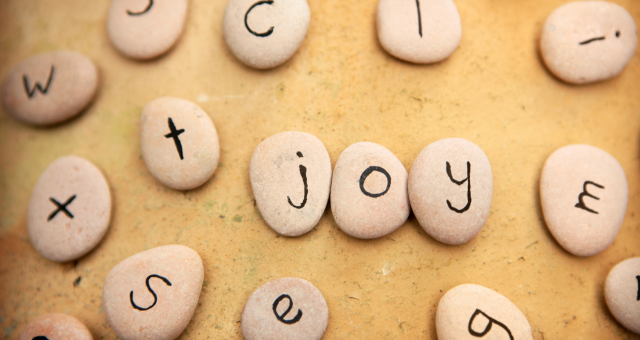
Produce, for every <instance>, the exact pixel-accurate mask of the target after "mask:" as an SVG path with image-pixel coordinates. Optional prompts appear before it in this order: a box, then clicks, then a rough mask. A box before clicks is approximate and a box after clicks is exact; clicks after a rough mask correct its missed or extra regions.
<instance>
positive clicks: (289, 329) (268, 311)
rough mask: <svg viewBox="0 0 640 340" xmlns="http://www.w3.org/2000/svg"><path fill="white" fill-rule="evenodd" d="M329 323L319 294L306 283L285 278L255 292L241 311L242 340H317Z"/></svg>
mask: <svg viewBox="0 0 640 340" xmlns="http://www.w3.org/2000/svg"><path fill="white" fill-rule="evenodd" d="M328 321H329V308H328V307H327V303H326V301H325V300H324V297H323V296H322V293H320V291H319V290H318V289H317V288H316V287H314V286H313V285H312V284H311V283H309V282H308V281H305V280H303V279H299V278H295V277H285V278H281V279H277V280H273V281H269V282H267V283H265V284H264V285H262V286H261V287H260V288H258V289H256V291H255V292H253V294H251V296H249V299H248V300H247V303H246V304H245V305H244V309H243V310H242V320H241V322H242V335H243V336H244V338H245V339H246V340H294V339H305V340H307V339H308V340H319V339H322V335H323V334H324V331H325V330H326V329H327V323H328Z"/></svg>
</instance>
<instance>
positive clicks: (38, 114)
mask: <svg viewBox="0 0 640 340" xmlns="http://www.w3.org/2000/svg"><path fill="white" fill-rule="evenodd" d="M97 88H98V70H97V69H96V67H95V65H94V64H93V62H91V60H89V59H88V58H87V57H85V56H84V55H82V54H80V53H78V52H73V51H56V52H48V53H42V54H37V55H35V56H33V57H30V58H28V59H26V60H24V61H23V62H21V63H20V64H18V65H16V66H15V67H14V68H12V69H11V70H10V71H9V73H8V74H7V75H6V77H5V78H4V81H3V83H2V104H3V106H4V108H5V110H6V111H7V113H9V114H10V115H11V116H12V117H14V118H15V119H18V120H20V121H22V122H25V123H29V124H33V125H51V124H56V123H60V122H62V121H65V120H67V119H69V118H71V117H73V116H75V115H77V114H78V113H80V112H81V111H82V110H83V109H84V108H86V107H87V106H88V105H89V103H90V102H91V100H92V99H93V97H94V95H95V93H96V90H97Z"/></svg>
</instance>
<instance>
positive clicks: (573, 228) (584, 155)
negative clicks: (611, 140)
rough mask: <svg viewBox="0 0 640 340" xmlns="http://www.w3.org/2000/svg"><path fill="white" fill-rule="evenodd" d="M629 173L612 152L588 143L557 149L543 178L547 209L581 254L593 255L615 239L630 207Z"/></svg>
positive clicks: (550, 222) (557, 232) (565, 241)
mask: <svg viewBox="0 0 640 340" xmlns="http://www.w3.org/2000/svg"><path fill="white" fill-rule="evenodd" d="M628 196H629V187H628V185H627V176H626V175H625V173H624V170H623V169H622V167H621V166H620V163H618V161H616V159H615V158H613V157H612V156H611V155H609V154H608V153H607V152H605V151H603V150H600V149H598V148H596V147H593V146H590V145H584V144H574V145H569V146H565V147H562V148H560V149H558V150H557V151H555V152H554V153H553V154H552V155H551V156H549V159H547V162H546V163H545V165H544V169H543V170H542V176H541V178H540V200H541V203H542V212H543V214H544V219H545V221H546V222H547V226H548V227H549V231H551V234H553V237H555V239H556V240H557V241H558V243H560V245H561V246H562V247H563V248H564V249H566V250H567V251H568V252H570V253H572V254H574V255H576V256H592V255H595V254H598V253H600V252H602V251H603V250H605V249H606V248H607V247H609V245H611V243H613V240H615V238H616V236H617V235H618V232H619V231H620V227H621V226H622V221H623V219H624V215H625V212H626V211H627V199H628Z"/></svg>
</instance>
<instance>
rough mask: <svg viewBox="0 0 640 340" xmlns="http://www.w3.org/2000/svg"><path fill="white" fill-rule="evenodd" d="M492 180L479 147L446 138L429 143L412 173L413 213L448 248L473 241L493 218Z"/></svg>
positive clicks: (419, 156)
mask: <svg viewBox="0 0 640 340" xmlns="http://www.w3.org/2000/svg"><path fill="white" fill-rule="evenodd" d="M492 191H493V176H492V174H491V164H489V159H487V156H486V155H485V154H484V152H482V149H480V148H479V147H478V146H477V145H475V144H473V143H471V142H469V141H467V140H464V139H460V138H447V139H443V140H439V141H437V142H435V143H432V144H430V145H428V146H427V147H426V148H424V150H422V152H420V155H418V158H416V160H415V161H414V162H413V166H412V167H411V173H410V174H409V200H410V202H411V209H412V210H413V213H414V214H415V215H416V218H417V219H418V222H419V223H420V225H421V226H422V228H423V229H424V230H425V231H426V232H427V234H429V235H430V236H431V237H433V238H434V239H436V240H438V241H440V242H442V243H446V244H462V243H466V242H468V241H469V240H471V239H472V238H474V237H475V236H476V235H477V234H478V233H479V232H480V229H482V226H483V225H484V222H485V221H486V220H487V216H488V215H489V208H490V207H491V194H492Z"/></svg>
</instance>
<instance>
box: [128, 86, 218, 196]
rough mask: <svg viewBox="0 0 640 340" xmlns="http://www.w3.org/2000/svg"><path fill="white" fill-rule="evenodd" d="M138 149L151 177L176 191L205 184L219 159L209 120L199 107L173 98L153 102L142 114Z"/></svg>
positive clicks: (212, 126)
mask: <svg viewBox="0 0 640 340" xmlns="http://www.w3.org/2000/svg"><path fill="white" fill-rule="evenodd" d="M140 147H141V149H142V158H143V159H144V163H145V164H146V165H147V168H148V169H149V172H151V175H153V177H155V178H156V179H157V180H158V181H160V182H161V183H162V184H164V185H166V186H168V187H170V188H173V189H177V190H189V189H193V188H196V187H199V186H201V185H202V184H204V183H205V182H206V181H208V180H209V178H211V176H212V175H213V172H214V171H215V170H216V167H217V166H218V159H219V158H220V145H219V142H218V133H217V132H216V127H215V126H214V125H213V122H212V121H211V118H209V116H208V115H207V113H206V112H204V111H203V110H202V109H201V108H200V107H199V106H198V105H196V104H194V103H192V102H190V101H188V100H184V99H178V98H172V97H162V98H158V99H155V100H153V101H151V102H150V103H149V104H147V105H146V106H145V107H144V109H143V110H142V116H141V117H140Z"/></svg>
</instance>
